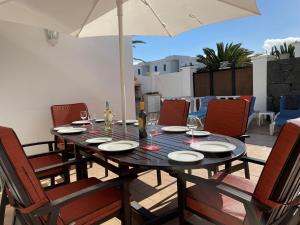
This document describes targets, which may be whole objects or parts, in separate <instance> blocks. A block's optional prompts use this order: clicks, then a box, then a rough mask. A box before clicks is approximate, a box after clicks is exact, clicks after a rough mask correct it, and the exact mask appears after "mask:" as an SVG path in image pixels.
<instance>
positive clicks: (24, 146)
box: [22, 141, 55, 157]
mask: <svg viewBox="0 0 300 225" xmlns="http://www.w3.org/2000/svg"><path fill="white" fill-rule="evenodd" d="M54 144H55V141H41V142H34V143H28V144H23V145H22V147H23V148H26V147H32V146H38V145H48V152H53V150H54V148H53V145H54ZM32 156H33V155H31V156H30V157H32Z"/></svg>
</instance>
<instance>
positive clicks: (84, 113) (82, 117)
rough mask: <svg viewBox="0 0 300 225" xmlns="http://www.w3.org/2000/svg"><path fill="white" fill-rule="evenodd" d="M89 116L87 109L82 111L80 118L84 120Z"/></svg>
mask: <svg viewBox="0 0 300 225" xmlns="http://www.w3.org/2000/svg"><path fill="white" fill-rule="evenodd" d="M87 117H88V113H87V111H80V118H81V119H82V120H86V119H87Z"/></svg>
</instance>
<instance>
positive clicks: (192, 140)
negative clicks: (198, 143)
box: [192, 129, 194, 143]
mask: <svg viewBox="0 0 300 225" xmlns="http://www.w3.org/2000/svg"><path fill="white" fill-rule="evenodd" d="M192 143H194V129H192Z"/></svg>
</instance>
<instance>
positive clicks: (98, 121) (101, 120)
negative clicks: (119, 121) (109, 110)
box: [96, 119, 105, 123]
mask: <svg viewBox="0 0 300 225" xmlns="http://www.w3.org/2000/svg"><path fill="white" fill-rule="evenodd" d="M104 121H105V120H104V119H96V123H101V122H104Z"/></svg>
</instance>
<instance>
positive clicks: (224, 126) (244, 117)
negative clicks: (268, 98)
mask: <svg viewBox="0 0 300 225" xmlns="http://www.w3.org/2000/svg"><path fill="white" fill-rule="evenodd" d="M249 107H250V104H249V101H247V100H244V99H232V100H228V99H226V100H223V99H222V100H221V99H220V100H219V99H218V100H211V101H210V102H209V103H208V111H207V115H206V119H205V124H204V130H206V131H209V132H211V133H216V134H222V135H226V136H230V137H234V138H237V139H240V140H241V141H243V142H245V138H246V137H248V135H245V133H246V130H247V124H248V115H249V109H250V108H249ZM226 166H227V167H228V169H230V170H231V171H232V172H235V171H237V170H240V169H244V170H245V177H246V178H248V179H250V171H249V165H248V162H246V161H244V162H242V163H240V164H238V165H235V166H234V167H231V164H228V165H226ZM213 170H216V168H213ZM209 173H210V175H211V170H209Z"/></svg>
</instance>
